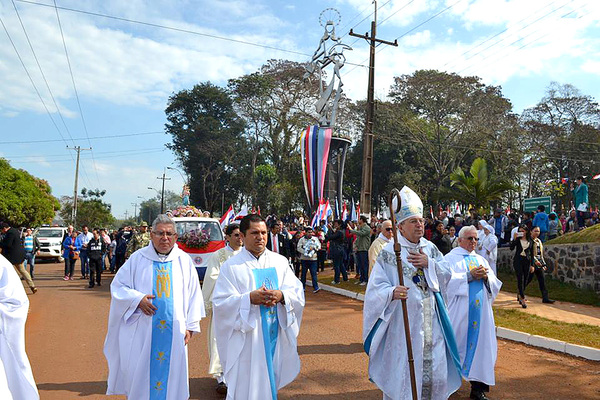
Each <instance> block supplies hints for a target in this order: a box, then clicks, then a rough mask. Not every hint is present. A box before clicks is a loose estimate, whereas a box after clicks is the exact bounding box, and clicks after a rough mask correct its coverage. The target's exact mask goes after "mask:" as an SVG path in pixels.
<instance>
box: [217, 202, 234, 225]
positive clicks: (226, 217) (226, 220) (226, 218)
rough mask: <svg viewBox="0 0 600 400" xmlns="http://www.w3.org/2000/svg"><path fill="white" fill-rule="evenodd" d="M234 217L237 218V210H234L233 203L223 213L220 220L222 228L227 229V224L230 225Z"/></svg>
mask: <svg viewBox="0 0 600 400" xmlns="http://www.w3.org/2000/svg"><path fill="white" fill-rule="evenodd" d="M234 218H235V212H234V211H233V204H232V205H230V206H229V208H228V209H227V212H226V213H225V214H223V216H222V217H221V219H220V220H219V224H220V225H221V229H225V227H226V226H227V225H229V224H230V223H231V222H233V219H234Z"/></svg>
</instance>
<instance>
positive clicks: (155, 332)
mask: <svg viewBox="0 0 600 400" xmlns="http://www.w3.org/2000/svg"><path fill="white" fill-rule="evenodd" d="M172 267H173V263H172V261H166V262H159V261H153V262H152V269H153V270H154V274H153V279H152V283H153V288H152V294H153V295H154V300H152V304H153V305H154V306H156V312H155V313H154V315H153V316H152V346H151V348H150V351H151V354H150V400H165V399H166V398H167V385H168V383H169V367H170V365H171V345H172V342H173V283H172V279H171V277H172V270H173V268H172Z"/></svg>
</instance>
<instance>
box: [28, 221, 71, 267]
mask: <svg viewBox="0 0 600 400" xmlns="http://www.w3.org/2000/svg"><path fill="white" fill-rule="evenodd" d="M65 232H67V228H65V227H61V226H42V227H40V228H37V229H36V230H35V231H34V232H33V235H34V236H37V238H38V240H39V241H40V252H39V254H38V255H37V256H36V259H38V260H40V259H46V260H54V261H57V262H63V258H62V251H61V248H62V240H63V236H64V234H65Z"/></svg>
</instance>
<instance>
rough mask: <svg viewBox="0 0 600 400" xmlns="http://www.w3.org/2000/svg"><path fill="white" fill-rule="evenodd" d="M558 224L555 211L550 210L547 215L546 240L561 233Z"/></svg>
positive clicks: (554, 237)
mask: <svg viewBox="0 0 600 400" xmlns="http://www.w3.org/2000/svg"><path fill="white" fill-rule="evenodd" d="M560 225H561V224H560V221H559V220H558V218H557V216H556V213H555V212H554V211H552V212H551V213H550V214H549V215H548V240H552V239H556V238H557V237H558V235H562V227H561V226H560Z"/></svg>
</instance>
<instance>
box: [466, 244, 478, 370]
mask: <svg viewBox="0 0 600 400" xmlns="http://www.w3.org/2000/svg"><path fill="white" fill-rule="evenodd" d="M465 263H466V265H467V268H468V269H469V271H471V270H472V269H474V268H477V267H479V262H478V261H477V257H475V256H472V255H466V256H465ZM482 302H483V279H474V280H472V281H471V282H469V326H468V329H467V353H466V355H465V360H464V362H463V366H462V374H463V376H464V377H467V376H469V372H470V371H471V364H472V363H473V357H474V356H475V349H476V348H477V341H478V340H479V326H480V323H481V304H482Z"/></svg>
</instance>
